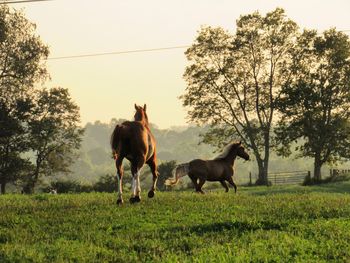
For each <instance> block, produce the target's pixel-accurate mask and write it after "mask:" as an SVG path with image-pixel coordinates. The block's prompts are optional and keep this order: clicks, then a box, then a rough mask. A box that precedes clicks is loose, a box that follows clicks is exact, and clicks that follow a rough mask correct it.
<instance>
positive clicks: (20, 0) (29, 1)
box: [0, 0, 53, 5]
mask: <svg viewBox="0 0 350 263" xmlns="http://www.w3.org/2000/svg"><path fill="white" fill-rule="evenodd" d="M47 1H53V0H17V1H12V0H9V1H2V2H0V5H6V4H22V3H24V4H25V3H33V2H47Z"/></svg>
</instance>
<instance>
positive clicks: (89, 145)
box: [68, 119, 329, 183]
mask: <svg viewBox="0 0 350 263" xmlns="http://www.w3.org/2000/svg"><path fill="white" fill-rule="evenodd" d="M123 121H125V120H122V119H119V120H116V119H112V120H111V121H110V122H109V123H102V122H100V121H96V122H94V123H87V124H86V126H85V134H84V137H83V142H82V147H81V150H80V153H79V155H78V156H79V157H78V159H77V160H76V162H75V163H74V164H73V165H72V169H71V170H72V173H71V174H69V175H68V176H69V178H70V179H74V180H78V181H80V182H83V183H92V182H95V181H97V180H98V179H99V178H100V177H101V176H102V175H106V174H113V175H114V174H115V165H114V161H113V159H112V155H111V149H110V145H109V141H110V135H111V133H112V131H113V129H114V127H115V125H116V124H117V123H121V122H123ZM207 129H208V128H207V127H197V126H184V127H172V128H171V129H159V128H158V127H157V126H156V125H154V124H151V130H152V132H153V134H154V136H155V138H156V141H157V153H158V160H159V163H161V162H164V161H171V160H175V161H176V162H177V163H182V162H188V161H190V160H192V159H196V158H202V159H211V158H213V157H215V156H216V155H218V153H219V152H215V149H214V148H213V147H212V146H210V145H206V144H203V143H200V141H201V137H200V134H202V133H204V132H205V131H206V130H207ZM248 151H249V149H248ZM312 167H313V166H312V160H310V159H308V158H303V159H293V158H281V157H278V156H276V154H274V153H272V154H271V159H270V163H269V171H270V172H280V171H296V170H299V171H300V170H310V171H312ZM235 170H236V181H238V183H245V182H248V180H249V173H250V172H251V173H252V177H253V178H252V179H253V181H254V180H255V178H256V171H257V169H256V164H255V162H254V161H249V162H246V161H244V160H242V159H240V158H238V159H237V160H236V169H235ZM143 172H144V173H148V172H149V169H148V167H145V168H144V169H143ZM328 174H329V172H328V168H327V167H325V168H324V171H323V175H324V176H327V175H328ZM125 175H126V176H128V175H129V176H130V172H129V168H128V162H127V161H125Z"/></svg>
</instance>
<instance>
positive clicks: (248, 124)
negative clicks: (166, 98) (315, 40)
mask: <svg viewBox="0 0 350 263" xmlns="http://www.w3.org/2000/svg"><path fill="white" fill-rule="evenodd" d="M297 29H298V28H297V25H296V24H295V22H293V21H291V20H290V19H288V18H286V16H285V13H284V11H283V9H280V8H277V9H276V10H274V11H272V12H269V13H267V14H266V16H261V15H260V14H259V13H258V12H254V13H252V14H249V15H244V16H241V17H240V18H239V19H238V20H237V31H236V33H235V34H234V35H231V34H229V33H228V32H226V31H224V30H223V29H222V28H212V27H204V28H202V29H201V31H200V32H199V35H198V36H197V39H196V41H195V43H194V44H193V45H192V47H190V48H189V49H188V50H187V52H186V55H187V59H188V61H189V63H190V65H189V66H187V68H186V71H185V74H184V78H185V80H186V82H187V88H186V91H185V94H183V95H182V96H181V99H182V101H183V104H184V106H187V107H188V109H189V110H188V115H189V117H190V119H191V120H192V121H195V122H197V123H209V124H210V125H211V129H210V130H209V132H208V133H206V135H205V136H204V141H205V142H208V143H211V144H213V145H216V146H218V147H219V148H222V146H223V144H226V143H228V142H229V141H231V140H232V139H236V138H239V139H240V140H242V141H243V142H244V144H245V145H246V146H248V147H249V148H251V149H252V151H253V154H254V155H255V158H256V161H257V165H258V169H259V178H258V183H265V184H266V183H267V173H268V164H269V157H270V147H271V145H272V144H271V141H272V139H273V138H272V137H273V136H272V135H273V134H272V133H271V131H272V129H273V127H272V124H273V119H274V117H275V111H276V101H277V99H278V96H279V93H280V90H281V88H282V86H284V85H286V83H289V81H290V78H291V76H292V73H293V72H292V70H291V69H292V68H291V66H292V63H291V56H292V54H290V52H289V51H290V49H291V48H293V46H294V45H295V44H296V42H295V38H296V36H297V35H298V31H297Z"/></svg>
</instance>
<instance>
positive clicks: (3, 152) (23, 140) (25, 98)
mask: <svg viewBox="0 0 350 263" xmlns="http://www.w3.org/2000/svg"><path fill="white" fill-rule="evenodd" d="M34 31H35V25H34V24H32V23H30V22H29V21H28V20H27V19H26V18H25V17H24V15H23V14H22V13H21V12H18V11H12V10H10V9H9V8H8V7H7V6H6V5H0V159H1V162H0V184H1V188H2V193H4V191H5V185H6V184H7V183H8V182H11V181H14V180H16V179H17V177H18V176H19V174H20V171H21V169H20V167H25V166H27V164H28V160H27V159H25V158H23V156H22V155H21V153H22V152H24V151H26V150H27V149H28V147H29V146H28V136H26V134H27V126H26V125H25V119H26V118H28V116H29V114H30V109H31V96H32V95H31V94H32V91H33V87H34V84H35V83H37V82H38V81H40V80H45V79H46V78H47V71H46V67H45V61H46V58H47V56H48V47H47V46H46V45H44V44H43V43H42V42H41V40H40V38H39V37H38V36H37V35H35V32H34Z"/></svg>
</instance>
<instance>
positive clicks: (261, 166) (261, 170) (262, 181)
mask: <svg viewBox="0 0 350 263" xmlns="http://www.w3.org/2000/svg"><path fill="white" fill-rule="evenodd" d="M257 163H258V179H257V180H256V182H255V184H257V185H267V170H266V168H265V167H266V163H265V160H262V159H257Z"/></svg>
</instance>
